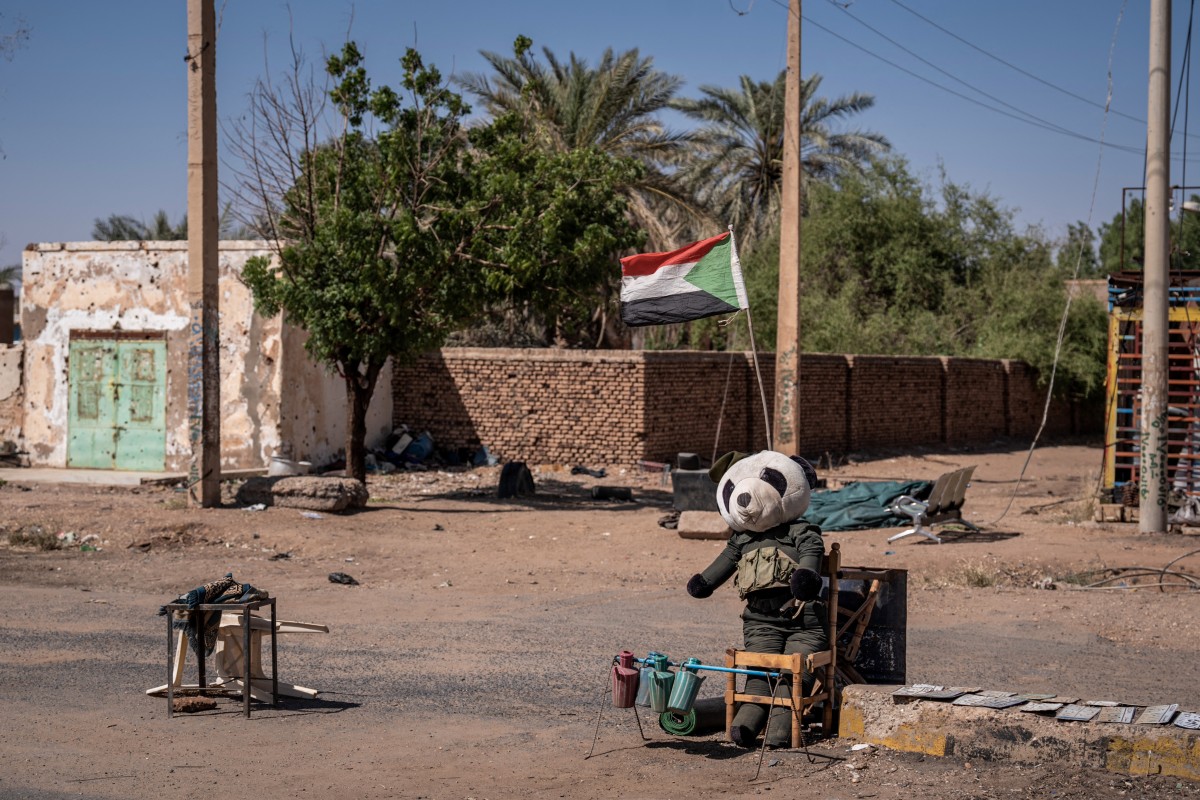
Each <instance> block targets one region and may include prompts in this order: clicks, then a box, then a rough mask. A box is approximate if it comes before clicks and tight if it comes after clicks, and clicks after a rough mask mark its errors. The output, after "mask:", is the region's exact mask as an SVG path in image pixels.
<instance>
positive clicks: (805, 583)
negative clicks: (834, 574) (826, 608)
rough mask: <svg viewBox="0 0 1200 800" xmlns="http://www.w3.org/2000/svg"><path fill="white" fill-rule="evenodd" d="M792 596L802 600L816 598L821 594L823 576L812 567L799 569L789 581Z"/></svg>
mask: <svg viewBox="0 0 1200 800" xmlns="http://www.w3.org/2000/svg"><path fill="white" fill-rule="evenodd" d="M789 583H790V584H791V588H792V597H794V598H796V599H797V600H800V601H808V600H816V599H817V598H818V597H819V596H820V595H821V576H820V575H818V574H817V573H816V571H814V570H811V569H798V570H796V571H795V572H793V573H792V577H791V580H790V581H789Z"/></svg>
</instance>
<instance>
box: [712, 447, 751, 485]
mask: <svg viewBox="0 0 1200 800" xmlns="http://www.w3.org/2000/svg"><path fill="white" fill-rule="evenodd" d="M750 455H753V453H739V452H738V451H737V450H731V451H730V452H728V453H726V454H725V455H723V456H721V457H720V458H718V459H717V460H716V461H714V462H713V465H712V469H710V470H709V471H708V477H709V478H711V479H712V482H713V483H720V482H721V477H722V476H723V475H724V474H725V471H726V470H727V469H729V468H730V467H732V466H733V465H734V463H735V462H737V461H741V460H742V459H743V458H746V457H747V456H750Z"/></svg>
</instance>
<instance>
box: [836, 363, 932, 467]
mask: <svg viewBox="0 0 1200 800" xmlns="http://www.w3.org/2000/svg"><path fill="white" fill-rule="evenodd" d="M850 359H851V361H850V400H849V402H848V403H847V407H848V416H849V425H850V449H851V450H865V449H868V448H871V447H903V446H906V445H920V444H928V443H930V442H944V441H945V438H946V435H945V426H944V424H943V422H944V421H943V414H944V413H945V386H944V382H943V380H942V375H943V370H944V366H943V364H942V361H941V359H939V358H918V357H901V356H850Z"/></svg>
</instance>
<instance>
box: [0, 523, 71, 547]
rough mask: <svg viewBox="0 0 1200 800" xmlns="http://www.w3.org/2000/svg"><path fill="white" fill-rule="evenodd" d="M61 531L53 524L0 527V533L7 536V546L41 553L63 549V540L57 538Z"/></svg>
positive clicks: (58, 526) (59, 527)
mask: <svg viewBox="0 0 1200 800" xmlns="http://www.w3.org/2000/svg"><path fill="white" fill-rule="evenodd" d="M61 530H62V526H60V525H58V524H57V523H55V522H30V523H25V524H19V525H6V526H0V532H2V533H4V534H7V538H8V544H9V545H10V546H11V547H21V548H32V549H34V550H43V551H46V550H61V549H62V548H63V540H62V539H60V538H59V536H58V534H59V532H60V531H61Z"/></svg>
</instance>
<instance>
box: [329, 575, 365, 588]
mask: <svg viewBox="0 0 1200 800" xmlns="http://www.w3.org/2000/svg"><path fill="white" fill-rule="evenodd" d="M329 582H330V583H344V584H346V585H347V586H357V585H358V581H356V580H354V578H352V577H351V576H349V575H347V574H346V573H344V572H331V573H329Z"/></svg>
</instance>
